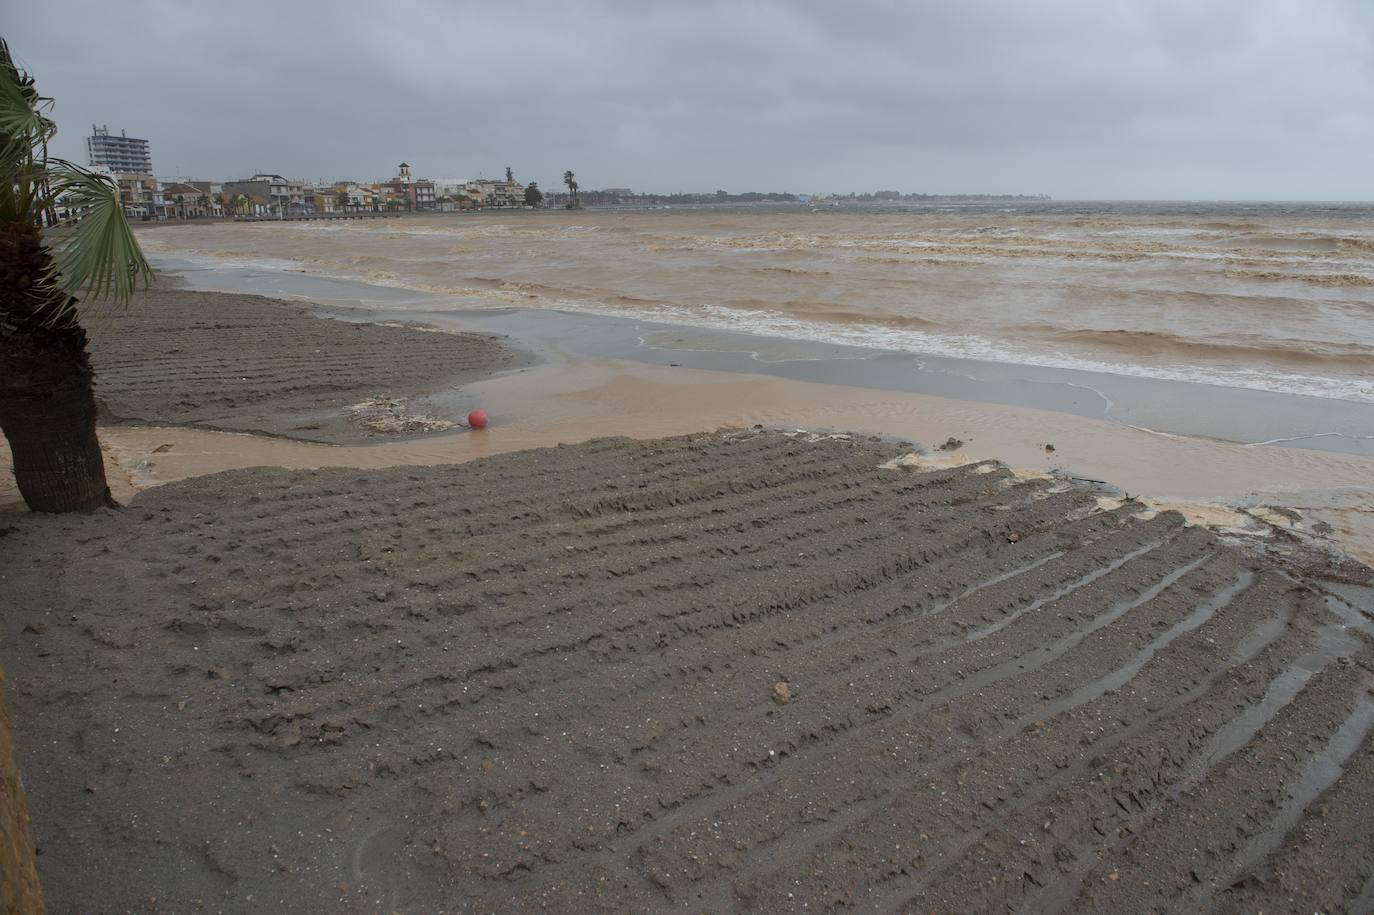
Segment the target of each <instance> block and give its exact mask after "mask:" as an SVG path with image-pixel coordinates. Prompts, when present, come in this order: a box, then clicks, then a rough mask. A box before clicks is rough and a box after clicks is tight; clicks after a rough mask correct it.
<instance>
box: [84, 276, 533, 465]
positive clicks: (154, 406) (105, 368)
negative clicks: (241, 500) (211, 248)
mask: <svg viewBox="0 0 1374 915" xmlns="http://www.w3.org/2000/svg"><path fill="white" fill-rule="evenodd" d="M86 323H87V327H88V330H89V332H90V334H91V354H92V357H93V362H94V364H95V371H96V395H97V397H98V398H99V399H100V401H101V405H102V408H103V414H104V419H105V421H107V422H120V423H134V422H140V421H141V422H145V423H146V422H149V421H152V422H157V423H160V424H185V425H191V426H197V427H200V428H215V429H226V430H236V431H243V432H257V433H261V434H266V435H283V436H290V437H291V438H295V439H305V440H311V441H321V442H334V443H352V444H358V443H362V442H365V441H368V440H369V439H371V438H373V437H374V435H375V431H374V430H373V429H371V428H369V427H368V425H366V424H365V423H363V422H360V421H359V419H360V417H358V416H357V415H355V414H354V413H353V412H352V411H350V409H349V408H350V407H352V406H354V405H357V404H360V403H362V402H365V401H368V400H369V399H370V398H374V397H380V398H388V399H395V397H396V396H399V397H400V398H402V399H404V400H405V401H406V402H407V403H406V405H405V406H406V407H407V408H408V412H413V413H419V414H425V413H426V411H427V407H425V406H424V405H423V398H424V395H426V394H429V393H432V392H434V391H437V390H448V389H451V388H453V387H455V386H457V385H461V384H462V383H464V382H466V381H472V380H476V379H478V378H484V377H487V376H488V375H490V374H491V373H492V372H493V371H496V370H499V369H503V368H509V367H511V366H514V365H519V364H521V359H520V357H519V356H518V354H517V353H516V352H515V351H514V350H512V349H510V348H509V347H507V346H504V345H503V344H502V343H501V342H500V341H499V340H498V339H496V338H494V337H491V336H489V335H478V334H470V333H462V332H458V333H449V334H437V333H428V334H422V333H417V332H415V331H408V330H406V329H404V328H395V327H381V326H378V325H375V324H356V323H355V324H348V323H344V322H340V321H321V320H319V319H317V318H314V317H312V316H311V314H310V309H307V308H306V307H303V306H301V305H296V304H289V303H286V302H282V301H280V300H278V299H265V298H260V297H258V296H242V295H225V294H222V293H216V292H195V291H191V290H186V289H179V288H177V287H176V283H175V280H172V279H170V278H166V277H164V278H161V279H160V280H159V283H158V285H157V287H155V288H153V289H150V290H147V291H145V292H141V293H140V294H139V295H137V296H136V297H135V299H134V301H133V302H132V303H131V304H130V305H129V307H127V308H123V309H118V310H104V311H97V312H95V313H93V314H92V315H91V317H90V318H89V319H88V320H87V322H86ZM412 401H413V403H412ZM460 418H461V414H459V415H456V416H446V417H439V419H443V420H445V421H447V422H450V423H451V422H454V421H456V420H458V419H460Z"/></svg>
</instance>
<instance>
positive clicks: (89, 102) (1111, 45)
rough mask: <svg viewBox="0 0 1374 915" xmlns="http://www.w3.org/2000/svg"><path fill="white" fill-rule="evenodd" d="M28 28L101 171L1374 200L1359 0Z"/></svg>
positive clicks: (527, 8) (61, 6)
mask: <svg viewBox="0 0 1374 915" xmlns="http://www.w3.org/2000/svg"><path fill="white" fill-rule="evenodd" d="M6 19H7V21H6V23H5V26H4V34H5V37H6V38H7V39H8V40H9V41H10V43H11V46H12V48H13V51H14V53H15V54H16V56H17V58H18V59H19V60H20V61H21V62H22V63H23V64H24V65H25V66H27V67H28V68H29V69H31V70H32V72H33V73H34V75H35V77H36V78H37V81H38V87H39V89H40V91H42V92H43V93H44V94H46V95H50V96H53V97H54V98H55V99H56V103H57V104H56V111H55V114H56V119H57V121H58V124H59V126H60V133H59V136H58V138H57V142H56V145H55V152H57V153H58V154H60V155H63V156H66V157H68V158H72V159H75V160H78V161H85V149H84V143H85V137H86V136H87V135H88V133H89V130H90V125H91V124H93V123H95V124H100V125H106V124H108V125H109V127H110V129H111V131H118V130H127V131H128V133H129V134H130V135H131V136H136V137H142V138H146V139H148V140H149V141H150V142H151V144H152V150H153V158H154V162H155V167H156V169H157V170H158V172H159V173H161V174H165V175H184V176H191V177H204V178H233V177H242V176H248V175H252V174H254V173H256V172H259V171H264V170H265V171H272V172H278V173H281V174H283V175H289V176H293V177H302V178H317V177H329V178H335V177H339V178H342V177H350V178H357V179H366V180H372V179H375V178H380V177H383V176H387V175H390V174H392V173H393V172H394V170H395V167H396V164H397V163H398V162H400V161H402V160H403V159H404V160H405V161H409V162H411V163H412V164H413V165H415V167H416V169H417V173H422V174H425V175H428V176H435V177H437V176H449V175H461V176H476V175H477V174H479V173H483V174H485V175H488V176H491V175H494V174H499V173H500V170H502V169H504V167H505V166H507V165H509V166H510V167H511V168H512V169H513V170H514V172H515V174H516V176H517V177H519V178H520V179H521V180H523V181H526V182H528V181H530V180H534V181H538V182H539V184H540V185H541V187H547V188H548V189H550V190H556V189H557V186H558V181H559V177H560V176H561V175H562V173H563V171H564V170H565V169H572V170H574V171H576V172H577V173H578V175H579V178H580V179H581V181H582V185H583V187H586V188H592V187H597V186H629V187H633V188H635V189H636V190H639V189H643V190H646V191H651V192H659V193H671V192H673V191H679V190H680V191H692V192H699V191H709V190H712V189H714V188H725V189H727V190H730V191H734V192H738V191H743V190H757V191H765V192H766V191H790V192H793V193H848V192H849V191H862V190H873V189H878V188H893V189H897V190H901V191H907V192H910V191H916V192H926V193H1024V194H1035V193H1044V194H1049V195H1052V196H1054V197H1056V198H1059V199H1065V198H1079V199H1083V198H1098V199H1101V198H1114V199H1136V198H1154V199H1160V198H1172V199H1178V198H1207V199H1308V200H1311V199H1321V200H1355V199H1359V200H1367V199H1371V198H1374V175H1371V172H1370V170H1369V168H1368V165H1367V159H1368V151H1369V150H1370V149H1371V148H1374V4H1371V3H1367V2H1361V0H1306V2H1299V0H1216V2H1209V3H1207V4H1194V3H1184V2H1172V0H1170V2H1157V0H1120V2H1115V3H1110V4H1102V3H1100V2H1089V0H1048V2H1045V3H1037V4H1023V3H1012V2H1004V3H991V2H990V3H980V4H968V3H958V2H954V0H936V2H930V3H923V4H919V5H912V6H911V7H906V6H903V5H899V4H890V3H880V2H857V3H854V4H846V5H844V6H843V7H841V6H839V5H829V4H822V3H811V2H797V3H782V2H760V3H751V4H747V5H738V4H725V3H704V4H690V5H688V4H682V5H676V4H671V3H666V2H658V3H655V2H649V3H645V4H622V3H614V2H569V3H561V4H557V5H553V4H538V3H524V2H519V0H515V2H510V3H504V4H499V5H482V6H473V7H461V8H449V7H446V6H442V5H434V4H430V3H424V2H418V0H409V2H407V0H402V2H398V3H397V4H394V5H393V6H392V7H388V9H387V12H386V14H385V15H381V14H379V12H378V10H377V8H376V7H375V6H373V5H369V4H360V3H342V4H339V3H331V4H323V3H319V2H310V0H302V2H299V3H293V4H266V3H261V2H256V0H253V2H241V3H235V4H232V5H230V6H228V7H213V8H212V7H208V6H199V5H188V6H176V5H169V4H164V3H159V2H149V0H132V2H130V3H127V4H109V3H103V2H94V0H49V2H47V3H43V4H24V5H21V6H19V7H17V8H16V9H14V10H12V11H11V12H10V14H9V15H8V16H7V17H6ZM73 21H80V22H82V23H83V28H81V29H71V28H69V25H70V23H71V22H73ZM243 23H254V24H255V25H254V27H252V28H239V27H238V26H239V25H240V24H243ZM258 25H261V26H262V27H261V28H259V27H257V26H258ZM474 35H477V36H501V40H474V39H473V37H472V36H474Z"/></svg>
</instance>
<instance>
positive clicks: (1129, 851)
mask: <svg viewBox="0 0 1374 915" xmlns="http://www.w3.org/2000/svg"><path fill="white" fill-rule="evenodd" d="M1364 676H1365V675H1364V672H1363V671H1360V670H1359V669H1358V667H1356V666H1355V665H1347V664H1333V665H1330V666H1328V667H1326V668H1324V669H1323V670H1322V671H1321V672H1320V673H1318V674H1316V675H1315V676H1314V677H1313V678H1312V679H1311V680H1309V681H1308V682H1307V684H1306V685H1305V686H1304V687H1303V688H1302V691H1301V692H1300V693H1298V695H1297V696H1296V697H1295V698H1294V699H1293V700H1292V701H1291V702H1290V703H1289V704H1288V705H1286V706H1285V707H1284V708H1283V709H1282V710H1280V711H1279V713H1278V714H1277V715H1275V716H1274V717H1273V719H1272V720H1271V721H1269V722H1268V723H1267V724H1265V726H1264V727H1263V729H1262V730H1260V731H1258V732H1257V733H1255V734H1254V735H1253V736H1252V737H1251V738H1250V740H1249V741H1248V742H1247V743H1246V744H1245V745H1244V746H1243V747H1242V748H1241V749H1239V750H1238V751H1236V752H1235V753H1234V754H1232V755H1231V756H1228V757H1227V758H1226V759H1224V760H1222V761H1221V762H1220V763H1219V764H1218V765H1216V766H1214V767H1213V768H1212V769H1211V770H1210V771H1209V772H1208V773H1207V775H1206V777H1205V778H1203V779H1202V780H1201V781H1200V782H1198V783H1196V785H1192V786H1189V787H1188V788H1187V789H1185V790H1184V791H1182V792H1181V793H1179V794H1178V795H1177V796H1175V797H1173V798H1171V800H1172V801H1173V802H1172V803H1171V804H1169V805H1168V806H1167V807H1166V808H1165V809H1163V810H1162V811H1161V812H1160V813H1159V814H1158V815H1157V816H1155V817H1153V818H1152V819H1151V820H1150V821H1149V822H1148V824H1146V825H1145V826H1144V827H1143V828H1136V829H1133V830H1132V835H1131V837H1130V838H1129V839H1127V840H1126V841H1125V842H1123V843H1122V844H1121V846H1120V847H1119V848H1117V849H1114V850H1113V854H1111V856H1110V857H1109V858H1108V859H1107V860H1105V861H1103V862H1101V863H1099V864H1096V865H1094V866H1093V867H1092V868H1091V869H1090V870H1089V871H1088V873H1087V875H1086V877H1085V878H1084V880H1083V884H1082V890H1081V891H1080V893H1079V895H1078V896H1077V897H1076V898H1075V899H1074V900H1073V902H1072V903H1071V904H1070V906H1069V910H1071V911H1102V910H1103V908H1104V906H1107V907H1111V908H1113V909H1114V910H1115V911H1118V912H1144V911H1150V909H1151V906H1147V905H1144V904H1143V903H1144V902H1145V900H1144V899H1142V898H1140V894H1141V893H1142V892H1143V891H1144V890H1145V889H1146V887H1145V884H1146V882H1147V881H1148V882H1149V883H1150V885H1151V886H1153V887H1154V890H1153V892H1154V893H1160V894H1162V895H1163V897H1164V899H1165V900H1167V901H1168V903H1169V904H1171V905H1175V906H1179V907H1186V908H1192V909H1193V910H1194V911H1196V910H1199V909H1200V908H1201V907H1203V906H1205V904H1206V902H1207V901H1208V900H1209V899H1210V898H1212V896H1213V895H1214V894H1215V893H1216V892H1217V891H1219V890H1223V889H1225V886H1226V885H1229V881H1230V880H1232V879H1234V876H1233V874H1234V871H1233V862H1235V859H1236V858H1237V856H1239V855H1242V854H1244V852H1245V851H1246V848H1247V846H1248V845H1249V843H1250V841H1251V840H1252V839H1254V838H1256V837H1257V836H1259V835H1262V834H1263V833H1264V832H1265V831H1266V829H1267V828H1268V827H1269V826H1270V824H1271V822H1272V821H1273V819H1274V818H1275V816H1276V815H1278V814H1279V813H1280V812H1281V810H1282V806H1283V804H1284V801H1285V800H1287V798H1288V797H1289V796H1290V794H1291V793H1293V792H1295V791H1299V790H1301V788H1300V786H1301V784H1302V781H1303V780H1304V778H1305V776H1306V773H1305V772H1304V769H1305V768H1306V767H1307V766H1308V764H1309V761H1310V759H1311V758H1312V757H1313V756H1315V755H1318V754H1325V753H1326V752H1328V745H1329V743H1330V742H1331V741H1332V739H1333V738H1334V737H1336V736H1337V734H1338V732H1340V731H1341V729H1342V726H1344V725H1347V722H1350V721H1352V720H1354V721H1355V725H1356V726H1357V727H1358V728H1359V729H1360V733H1359V735H1358V737H1356V740H1357V742H1358V739H1359V738H1360V737H1363V734H1364V733H1365V732H1366V731H1367V729H1368V726H1369V724H1370V721H1371V720H1372V719H1371V716H1370V715H1369V706H1368V700H1367V699H1365V697H1364V693H1365V689H1364V687H1363V681H1364ZM1356 713H1358V714H1356ZM1356 719H1358V720H1356ZM1185 824H1188V826H1190V827H1191V828H1190V829H1189V830H1188V831H1189V832H1190V833H1191V834H1192V835H1193V840H1192V841H1191V842H1189V843H1188V845H1187V847H1181V846H1180V844H1179V843H1177V842H1172V841H1169V840H1168V837H1170V836H1174V835H1178V834H1179V831H1180V830H1182V829H1185V828H1188V826H1185ZM1199 826H1202V827H1204V828H1203V829H1201V830H1199V828H1198V827H1199ZM1112 874H1116V877H1115V878H1114V879H1113V878H1112V876H1111V875H1112ZM1218 881H1220V883H1221V885H1216V884H1217V882H1218Z"/></svg>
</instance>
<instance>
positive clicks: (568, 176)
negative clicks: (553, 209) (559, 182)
mask: <svg viewBox="0 0 1374 915" xmlns="http://www.w3.org/2000/svg"><path fill="white" fill-rule="evenodd" d="M563 183H564V184H566V185H567V186H568V209H570V210H573V209H576V208H577V206H578V200H577V176H576V175H574V174H573V173H572V172H571V171H566V172H564V173H563Z"/></svg>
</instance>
